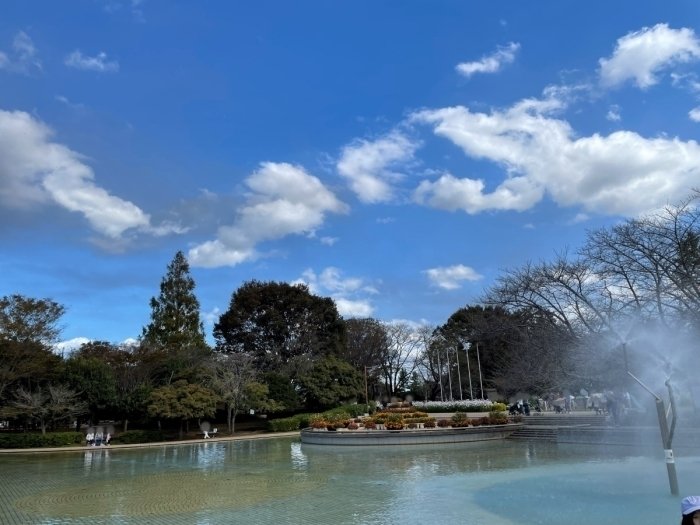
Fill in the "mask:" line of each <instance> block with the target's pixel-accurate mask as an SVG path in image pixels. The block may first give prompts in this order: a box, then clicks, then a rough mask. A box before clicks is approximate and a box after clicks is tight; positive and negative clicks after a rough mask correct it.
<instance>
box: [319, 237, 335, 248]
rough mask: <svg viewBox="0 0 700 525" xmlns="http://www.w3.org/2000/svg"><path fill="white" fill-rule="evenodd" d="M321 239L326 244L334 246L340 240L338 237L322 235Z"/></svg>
mask: <svg viewBox="0 0 700 525" xmlns="http://www.w3.org/2000/svg"><path fill="white" fill-rule="evenodd" d="M319 241H320V242H321V244H323V245H324V246H333V245H334V244H335V243H337V242H338V237H321V238H320V239H319Z"/></svg>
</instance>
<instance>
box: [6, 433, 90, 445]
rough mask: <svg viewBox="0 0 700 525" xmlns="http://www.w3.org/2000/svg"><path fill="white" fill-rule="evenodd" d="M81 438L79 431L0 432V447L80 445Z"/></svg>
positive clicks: (82, 437)
mask: <svg viewBox="0 0 700 525" xmlns="http://www.w3.org/2000/svg"><path fill="white" fill-rule="evenodd" d="M83 439H84V436H83V434H82V433H81V432H47V433H46V434H39V433H37V432H26V433H22V434H15V433H9V432H1V433H0V448H41V447H68V446H75V445H80V444H81V443H82V442H83Z"/></svg>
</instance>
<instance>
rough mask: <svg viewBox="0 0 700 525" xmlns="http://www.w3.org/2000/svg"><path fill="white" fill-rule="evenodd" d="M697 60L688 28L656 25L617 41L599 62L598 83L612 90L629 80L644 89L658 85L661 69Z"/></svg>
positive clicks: (699, 52)
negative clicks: (611, 52) (609, 55)
mask: <svg viewBox="0 0 700 525" xmlns="http://www.w3.org/2000/svg"><path fill="white" fill-rule="evenodd" d="M699 58H700V42H699V41H698V39H697V37H696V36H695V33H694V32H693V30H692V29H688V28H682V29H671V28H669V27H668V25H667V24H657V25H655V26H654V27H652V28H649V27H645V28H643V29H641V30H639V31H635V32H632V33H629V34H627V35H625V36H623V37H622V38H620V39H619V40H618V41H617V46H616V47H615V50H614V51H613V54H612V56H611V57H610V58H602V59H600V61H599V63H600V81H601V83H602V84H603V86H606V87H616V86H619V85H621V84H623V83H624V82H625V81H627V80H633V81H634V82H635V83H636V84H637V86H639V87H640V88H647V87H649V86H652V85H654V84H656V83H657V82H658V74H659V73H660V72H661V71H662V70H664V69H668V68H670V67H673V66H674V65H676V64H680V63H684V62H690V61H694V60H698V59H699Z"/></svg>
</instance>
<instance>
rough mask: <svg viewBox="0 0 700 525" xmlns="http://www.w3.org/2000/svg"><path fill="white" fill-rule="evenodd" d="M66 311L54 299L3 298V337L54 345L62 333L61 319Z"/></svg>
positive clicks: (0, 316)
mask: <svg viewBox="0 0 700 525" xmlns="http://www.w3.org/2000/svg"><path fill="white" fill-rule="evenodd" d="M64 312H65V308H64V307H63V306H61V305H60V304H58V303H57V302H55V301H52V300H51V299H33V298H31V297H24V296H23V295H18V294H15V295H6V296H4V297H2V298H0V338H2V339H5V340H10V341H16V342H19V343H28V342H34V343H42V344H44V345H47V346H48V345H51V344H52V343H54V342H55V341H56V339H57V338H58V335H59V334H60V333H61V329H60V328H59V326H58V320H59V319H60V318H61V316H62V315H63V314H64Z"/></svg>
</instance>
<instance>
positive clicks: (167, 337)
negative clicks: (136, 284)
mask: <svg viewBox="0 0 700 525" xmlns="http://www.w3.org/2000/svg"><path fill="white" fill-rule="evenodd" d="M194 287H195V283H194V279H192V276H191V275H190V265H189V263H188V262H187V259H186V258H185V255H184V254H183V253H182V252H181V251H178V252H177V253H176V254H175V257H174V258H173V261H172V262H171V263H170V264H169V265H168V272H167V273H166V275H165V277H163V280H162V281H161V283H160V295H159V296H158V297H157V298H156V297H152V298H151V322H150V323H149V324H148V326H146V327H144V329H143V334H142V338H143V341H144V342H145V343H147V344H151V345H154V346H160V347H164V348H166V349H178V348H183V347H204V346H206V342H205V340H204V327H203V325H202V322H201V320H200V318H199V301H198V300H197V297H196V296H195V295H194Z"/></svg>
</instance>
